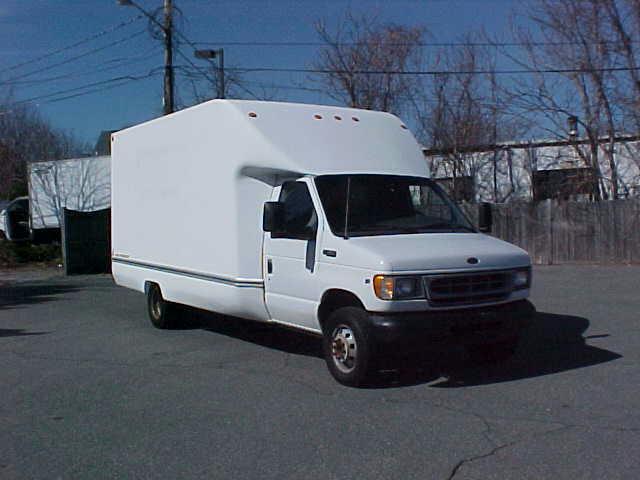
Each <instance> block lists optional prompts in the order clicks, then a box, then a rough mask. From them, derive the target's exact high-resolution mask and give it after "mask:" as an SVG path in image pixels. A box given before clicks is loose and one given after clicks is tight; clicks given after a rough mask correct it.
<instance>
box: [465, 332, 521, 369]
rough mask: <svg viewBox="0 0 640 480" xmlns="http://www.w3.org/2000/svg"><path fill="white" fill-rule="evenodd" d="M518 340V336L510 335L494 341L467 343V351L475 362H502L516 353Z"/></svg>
mask: <svg viewBox="0 0 640 480" xmlns="http://www.w3.org/2000/svg"><path fill="white" fill-rule="evenodd" d="M519 340H520V339H519V337H512V338H509V339H506V340H501V341H500V342H495V343H487V344H480V345H469V346H467V353H468V354H469V356H470V357H471V359H472V360H473V361H474V362H475V363H485V364H497V363H502V362H506V361H507V360H509V359H510V358H511V357H512V356H513V355H514V354H515V353H516V350H517V348H518V342H519Z"/></svg>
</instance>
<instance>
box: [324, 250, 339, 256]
mask: <svg viewBox="0 0 640 480" xmlns="http://www.w3.org/2000/svg"><path fill="white" fill-rule="evenodd" d="M322 254H323V255H326V256H327V257H335V256H337V255H338V252H336V251H335V250H328V249H324V250H322Z"/></svg>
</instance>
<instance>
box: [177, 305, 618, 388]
mask: <svg viewBox="0 0 640 480" xmlns="http://www.w3.org/2000/svg"><path fill="white" fill-rule="evenodd" d="M185 313H187V315H188V318H189V320H190V321H191V322H190V323H191V324H192V325H193V327H194V328H201V329H204V330H206V331H209V332H212V333H217V334H219V335H225V336H228V337H232V338H236V339H238V340H242V341H245V342H250V343H253V344H255V345H260V346H263V347H266V348H272V349H276V350H280V351H282V352H286V353H292V354H296V355H306V356H312V357H317V358H322V345H321V340H320V338H319V337H317V336H315V335H310V334H309V335H308V334H304V333H300V332H298V331H295V330H289V329H286V328H283V327H279V326H274V325H269V324H263V323H257V322H251V321H247V320H241V319H237V318H231V317H226V316H223V315H217V314H212V313H209V312H203V311H200V310H195V309H188V310H187V311H186V312H185ZM588 328H589V320H587V319H586V318H583V317H577V316H572V315H558V314H554V313H541V312H538V313H537V314H536V317H535V319H534V321H533V322H532V324H531V326H530V327H529V328H528V329H527V330H526V331H525V332H524V333H523V336H522V339H521V342H520V346H519V348H518V351H517V352H516V354H515V355H514V356H513V357H512V358H510V359H509V360H507V361H504V362H502V363H500V364H478V363H476V362H474V360H472V358H471V357H469V356H468V355H467V354H466V352H465V350H464V348H462V347H448V348H443V347H436V346H428V347H426V348H425V350H424V351H423V352H421V353H420V354H401V355H398V354H394V355H388V356H384V357H383V358H381V370H380V371H379V372H378V374H377V375H376V376H375V378H374V380H373V381H372V383H371V384H370V385H369V386H368V387H369V388H397V387H403V386H412V385H419V384H427V383H428V384H429V385H430V386H431V387H435V388H460V387H470V386H476V385H487V384H494V383H502V382H509V381H514V380H520V379H525V378H533V377H538V376H542V375H551V374H554V373H559V372H564V371H567V370H573V369H577V368H584V367H589V366H592V365H597V364H600V363H605V362H609V361H612V360H616V359H618V358H621V355H619V354H617V353H614V352H611V351H609V350H605V349H602V348H598V347H595V346H592V345H587V343H586V340H585V337H584V336H583V334H584V333H585V332H586V331H587V329H588ZM607 336H608V335H607V334H606V333H599V332H596V334H594V335H590V336H589V337H587V338H589V339H598V338H604V337H607Z"/></svg>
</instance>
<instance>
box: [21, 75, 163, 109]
mask: <svg viewBox="0 0 640 480" xmlns="http://www.w3.org/2000/svg"><path fill="white" fill-rule="evenodd" d="M161 68H162V67H157V68H154V69H151V70H150V71H149V73H147V74H146V75H138V76H134V75H123V76H120V77H114V78H109V79H107V80H101V81H99V82H92V83H88V84H86V85H82V86H80V87H74V88H68V89H65V90H60V91H57V92H53V93H46V94H42V95H38V96H35V97H31V98H27V99H24V100H17V101H15V102H12V104H13V105H22V104H24V103H33V102H35V101H37V100H43V99H46V98H50V97H57V96H58V95H64V94H66V93H71V92H75V91H77V90H83V89H85V88H92V87H97V86H104V85H108V84H110V83H114V82H123V81H124V82H130V81H137V80H143V79H145V78H149V77H151V76H153V75H157V74H158V71H159V70H160V69H161Z"/></svg>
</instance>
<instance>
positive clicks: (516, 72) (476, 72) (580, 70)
mask: <svg viewBox="0 0 640 480" xmlns="http://www.w3.org/2000/svg"><path fill="white" fill-rule="evenodd" d="M227 70H229V71H237V72H242V73H250V72H256V73H257V72H279V73H315V74H342V75H345V74H350V75H426V76H437V75H494V74H495V75H521V74H535V73H543V74H544V73H558V74H566V73H597V72H599V73H605V72H609V73H613V72H628V71H640V67H634V68H630V67H608V68H549V69H520V70H518V69H512V70H339V69H336V70H329V69H322V68H284V67H251V68H240V67H230V68H227Z"/></svg>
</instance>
